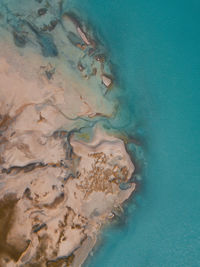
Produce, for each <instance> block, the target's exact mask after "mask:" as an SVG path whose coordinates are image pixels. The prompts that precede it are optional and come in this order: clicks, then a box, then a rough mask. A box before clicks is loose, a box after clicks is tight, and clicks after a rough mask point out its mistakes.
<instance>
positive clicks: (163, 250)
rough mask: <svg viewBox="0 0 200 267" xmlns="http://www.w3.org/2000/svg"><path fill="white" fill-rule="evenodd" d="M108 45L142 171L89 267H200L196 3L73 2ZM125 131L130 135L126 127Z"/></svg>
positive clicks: (138, 0)
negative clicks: (140, 149) (142, 158)
mask: <svg viewBox="0 0 200 267" xmlns="http://www.w3.org/2000/svg"><path fill="white" fill-rule="evenodd" d="M73 5H74V7H75V8H77V9H78V10H80V13H81V12H83V14H85V16H87V17H88V18H89V21H90V22H91V23H92V24H93V25H95V27H96V29H97V31H99V32H100V33H101V34H102V37H103V38H104V39H105V42H106V44H107V47H108V49H109V52H110V53H111V57H112V58H113V59H114V60H113V61H114V63H115V64H116V65H117V71H118V75H119V80H120V83H121V84H120V86H123V87H124V97H125V99H126V100H125V104H126V106H127V107H128V108H129V113H130V114H129V115H130V116H132V118H133V124H134V122H137V123H135V124H134V127H135V125H138V127H139V128H140V132H141V130H143V132H144V133H145V139H146V142H147V145H146V146H145V148H144V150H145V151H146V161H147V168H146V174H145V177H144V178H143V181H142V184H141V186H140V189H139V192H138V193H137V196H136V197H135V198H134V200H132V203H129V207H128V211H127V213H128V214H127V216H128V219H127V220H126V223H124V224H123V225H122V226H120V227H117V228H114V227H113V228H112V227H111V228H109V229H108V230H107V231H105V232H104V234H103V241H102V242H103V243H102V246H100V248H99V249H98V251H97V252H96V253H95V255H94V257H92V258H91V260H90V261H88V262H87V263H86V266H90V267H118V266H119V267H198V266H200V251H199V249H200V107H199V106H200V27H199V25H200V16H199V10H200V2H199V1H198V0H197V1H195V0H191V1H186V0H182V1H178V0H173V1H172V0H168V1H161V0H160V1H159V0H153V1H146V0H110V1H106V0H104V1H103V0H84V1H81V0H75V1H73ZM129 131H133V129H132V127H129Z"/></svg>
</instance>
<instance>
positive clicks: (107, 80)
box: [102, 74, 113, 88]
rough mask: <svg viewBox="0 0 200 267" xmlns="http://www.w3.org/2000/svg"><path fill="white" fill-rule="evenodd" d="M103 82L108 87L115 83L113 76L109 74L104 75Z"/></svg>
mask: <svg viewBox="0 0 200 267" xmlns="http://www.w3.org/2000/svg"><path fill="white" fill-rule="evenodd" d="M102 82H103V84H104V85H105V86H106V87H107V88H110V87H111V86H112V84H113V80H112V77H111V76H110V75H107V74H103V75H102Z"/></svg>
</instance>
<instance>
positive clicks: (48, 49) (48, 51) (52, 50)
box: [37, 33, 58, 57]
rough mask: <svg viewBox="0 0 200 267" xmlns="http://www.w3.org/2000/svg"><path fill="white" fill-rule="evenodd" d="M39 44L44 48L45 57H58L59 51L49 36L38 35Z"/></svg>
mask: <svg viewBox="0 0 200 267" xmlns="http://www.w3.org/2000/svg"><path fill="white" fill-rule="evenodd" d="M37 38H38V42H39V44H40V46H41V48H42V54H43V56H44V57H57V56H58V49H57V47H56V45H55V44H54V41H53V37H52V36H50V35H48V34H41V33H40V34H37Z"/></svg>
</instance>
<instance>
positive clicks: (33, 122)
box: [0, 10, 135, 267]
mask: <svg viewBox="0 0 200 267" xmlns="http://www.w3.org/2000/svg"><path fill="white" fill-rule="evenodd" d="M36 11H37V10H36ZM48 12H49V11H48ZM45 13H46V10H40V11H39V13H38V15H39V16H43V15H45ZM38 15H37V12H36V16H37V18H38ZM65 15H66V14H64V15H63V17H64V16H65ZM66 16H68V18H69V19H70V20H71V21H72V22H73V24H71V25H70V27H69V31H68V30H65V29H64V27H65V26H66V25H67V23H66V24H64V23H65V22H63V25H62V20H61V21H59V23H58V21H57V20H55V21H54V20H52V21H51V22H50V24H49V25H43V26H42V28H41V29H40V31H51V30H52V29H54V28H55V26H56V25H57V24H58V26H57V27H56V28H55V31H53V32H52V34H54V33H55V34H57V35H58V36H63V40H64V38H66V40H67V41H66V46H65V45H63V43H64V44H65V41H63V40H62V41H63V43H62V42H59V40H56V38H55V42H57V43H56V45H57V44H58V45H57V47H59V49H61V53H60V54H59V55H63V56H60V57H55V58H50V57H49V58H43V56H42V55H40V54H39V52H38V53H37V50H34V49H35V48H31V49H30V51H28V52H27V51H25V50H26V49H24V50H23V53H24V54H23V56H21V54H20V53H22V49H20V53H18V50H16V49H19V48H16V47H15V46H14V48H13V46H12V43H9V45H10V47H9V46H8V47H7V46H5V48H3V47H4V43H3V41H2V40H1V42H0V45H1V46H2V48H3V49H4V52H5V56H4V52H1V51H2V50H3V49H0V53H1V56H2V64H1V70H0V83H1V84H0V88H1V89H0V90H1V94H0V101H1V103H2V110H1V113H2V114H4V115H2V117H1V118H0V119H1V120H0V128H1V129H0V130H4V132H3V133H2V136H1V143H0V145H1V159H0V163H1V171H2V173H1V185H0V193H1V194H2V196H4V195H5V200H3V202H2V203H4V204H2V205H1V202H0V208H1V207H2V208H3V210H4V212H5V214H4V216H3V217H2V218H1V214H0V244H1V243H2V242H3V244H4V245H3V247H4V248H3V249H2V245H0V266H1V265H3V267H4V266H5V267H6V266H9V263H6V259H5V255H7V257H8V259H9V260H10V264H14V265H19V266H24V267H31V266H34V267H35V266H39V267H41V266H42V267H43V266H61V265H62V264H65V266H73V267H77V266H81V264H82V263H83V262H84V261H85V259H86V258H87V256H88V254H89V252H90V251H91V250H92V248H93V247H94V245H95V242H96V237H97V236H98V234H99V231H100V229H101V226H102V225H104V224H105V223H106V222H107V221H108V220H110V219H111V217H113V216H111V214H112V215H113V214H116V215H117V214H120V212H121V209H120V208H118V207H121V205H122V204H123V203H124V201H125V200H126V199H127V198H129V197H130V195H131V194H132V192H133V191H134V190H135V184H134V183H132V184H131V185H130V188H128V189H127V190H121V189H120V184H121V183H122V182H124V183H125V182H127V183H129V181H130V178H131V175H132V173H133V172H134V166H133V164H132V162H131V160H130V157H129V155H128V154H127V151H126V149H125V146H124V143H123V141H121V140H120V139H119V138H117V137H116V136H114V135H113V136H112V135H109V134H108V133H107V132H106V131H105V130H104V129H103V128H102V127H100V126H99V128H98V126H97V127H94V128H93V131H94V133H93V134H92V136H91V134H87V133H85V132H84V130H83V132H82V129H84V128H87V127H91V125H90V124H89V121H90V118H94V117H98V116H99V117H104V118H110V117H111V116H113V114H114V111H115V110H114V108H115V105H114V104H113V102H111V101H110V100H107V99H106V97H105V94H104V91H105V88H104V87H103V86H102V84H101V81H102V82H103V84H104V85H105V86H106V87H107V88H110V87H111V86H112V84H113V80H114V79H113V77H112V76H111V75H110V74H107V72H108V73H109V70H108V69H107V71H104V67H105V65H106V58H105V56H104V54H103V53H102V52H101V50H100V48H99V47H97V43H96V41H94V40H93V37H92V35H91V34H89V31H86V30H85V26H84V25H81V23H80V22H79V21H78V20H77V19H76V18H75V17H73V16H71V15H70V14H68V15H66ZM39 19H41V18H39ZM68 22H69V21H68ZM33 24H34V23H33ZM44 34H45V33H44ZM48 34H49V35H50V32H49V33H48ZM59 34H60V35H59ZM12 38H13V36H12ZM30 38H32V37H30ZM34 40H35V39H34ZM18 41H20V40H18ZM22 41H23V40H22ZM72 44H73V45H72ZM61 46H62V47H61ZM76 47H78V48H79V49H76ZM70 49H71V50H70ZM65 50H67V52H66V51H65ZM74 51H75V52H74ZM59 52H60V51H59ZM71 52H72V53H71ZM94 52H95V53H94ZM70 53H71V54H70ZM76 54H77V55H78V56H77V57H76ZM73 57H75V59H74V58H73ZM88 61H89V63H88ZM96 61H97V62H96ZM68 62H70V64H71V65H70V68H69V69H68V67H69V65H67V64H68ZM98 62H100V63H98ZM66 66H67V67H66ZM71 66H72V67H73V69H76V71H77V68H78V70H79V71H81V72H82V73H81V75H80V73H79V72H78V71H77V72H76V75H77V76H76V75H75V76H73V73H72V69H71ZM84 69H86V70H87V71H84ZM77 73H78V74H77ZM79 76H81V78H80V79H79V78H77V77H79ZM95 76H96V77H95ZM83 77H86V78H87V79H90V81H89V83H88V82H86V81H85V80H84V79H83ZM3 103H8V107H10V109H9V112H8V110H7V106H5V107H4V106H3ZM91 121H93V120H91ZM96 121H97V120H96V119H95V120H94V122H95V123H96ZM76 137H78V138H77V139H76ZM80 138H82V140H85V142H84V141H80V140H79V139H80ZM86 141H87V142H86ZM13 191H14V192H16V195H14V196H13V197H10V196H8V195H6V194H7V192H13ZM2 199H4V198H2ZM8 199H9V201H7V200H8ZM12 199H13V200H12ZM0 211H1V209H0ZM6 224H7V225H6ZM25 226H26V227H25ZM4 227H7V230H6V232H5V233H4V235H2V236H1V232H2V231H3V230H2V229H3V228H4ZM18 240H21V241H20V242H19V246H18V244H17V242H18Z"/></svg>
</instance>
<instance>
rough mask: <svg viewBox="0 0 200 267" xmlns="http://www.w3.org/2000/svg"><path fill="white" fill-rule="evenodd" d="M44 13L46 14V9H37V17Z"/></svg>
mask: <svg viewBox="0 0 200 267" xmlns="http://www.w3.org/2000/svg"><path fill="white" fill-rule="evenodd" d="M46 13H47V9H46V8H40V9H38V15H39V16H43V15H44V14H46Z"/></svg>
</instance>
